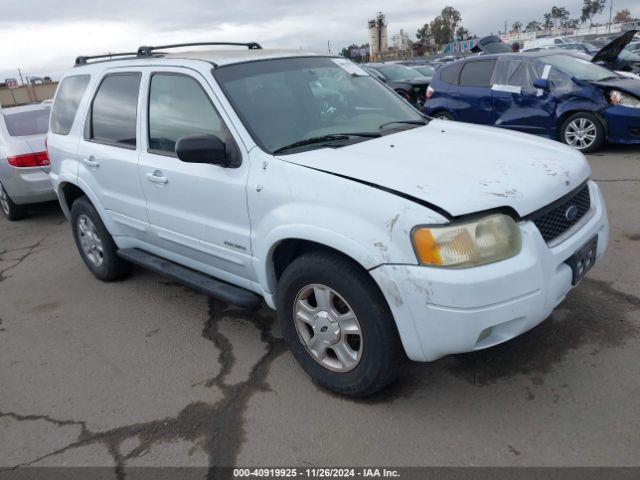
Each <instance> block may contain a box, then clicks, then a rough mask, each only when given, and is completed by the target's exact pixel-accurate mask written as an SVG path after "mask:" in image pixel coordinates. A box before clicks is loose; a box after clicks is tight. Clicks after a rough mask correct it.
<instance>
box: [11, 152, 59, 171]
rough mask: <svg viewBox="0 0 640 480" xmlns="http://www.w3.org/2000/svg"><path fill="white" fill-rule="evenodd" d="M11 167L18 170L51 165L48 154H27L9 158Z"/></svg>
mask: <svg viewBox="0 0 640 480" xmlns="http://www.w3.org/2000/svg"><path fill="white" fill-rule="evenodd" d="M7 161H8V162H9V165H11V166H12V167H18V168H28V167H46V166H48V165H50V162H49V155H48V154H47V152H36V153H27V154H25V155H15V156H13V157H7Z"/></svg>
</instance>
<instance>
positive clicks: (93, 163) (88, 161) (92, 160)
mask: <svg viewBox="0 0 640 480" xmlns="http://www.w3.org/2000/svg"><path fill="white" fill-rule="evenodd" d="M84 163H85V165H87V166H88V167H89V168H98V167H99V166H100V162H99V161H98V160H96V157H94V156H93V155H90V156H89V158H85V159H84Z"/></svg>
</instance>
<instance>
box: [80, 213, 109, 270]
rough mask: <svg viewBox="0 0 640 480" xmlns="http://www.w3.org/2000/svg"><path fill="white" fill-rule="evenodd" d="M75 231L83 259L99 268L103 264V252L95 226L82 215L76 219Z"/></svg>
mask: <svg viewBox="0 0 640 480" xmlns="http://www.w3.org/2000/svg"><path fill="white" fill-rule="evenodd" d="M77 229H78V238H79V239H80V246H81V247H82V251H83V252H84V255H85V257H87V259H88V260H89V262H91V264H92V265H93V266H95V267H99V266H100V265H102V263H103V262H104V252H103V247H102V240H101V239H100V235H99V234H98V230H97V229H96V226H95V224H94V223H93V221H92V220H91V219H90V218H89V217H88V216H87V215H84V214H82V215H80V216H79V217H78V223H77Z"/></svg>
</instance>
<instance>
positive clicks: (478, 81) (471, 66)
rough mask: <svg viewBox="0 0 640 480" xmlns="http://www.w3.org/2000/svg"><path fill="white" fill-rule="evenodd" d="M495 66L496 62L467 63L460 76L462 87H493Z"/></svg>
mask: <svg viewBox="0 0 640 480" xmlns="http://www.w3.org/2000/svg"><path fill="white" fill-rule="evenodd" d="M494 65H495V61H491V62H478V61H475V62H467V63H465V64H464V68H463V69H462V73H461V74H460V85H464V86H467V87H488V86H489V85H491V76H492V75H493V66H494Z"/></svg>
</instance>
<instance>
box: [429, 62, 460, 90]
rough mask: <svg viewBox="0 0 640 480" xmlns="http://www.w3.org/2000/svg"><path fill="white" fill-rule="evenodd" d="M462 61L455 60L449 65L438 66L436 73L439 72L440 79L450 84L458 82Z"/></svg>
mask: <svg viewBox="0 0 640 480" xmlns="http://www.w3.org/2000/svg"><path fill="white" fill-rule="evenodd" d="M462 65H463V64H462V62H456V63H453V64H451V65H447V66H444V67H440V68H439V69H438V71H437V72H436V73H440V79H441V80H442V81H443V82H444V83H448V84H450V85H457V84H458V77H459V76H460V69H461V68H462Z"/></svg>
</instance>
